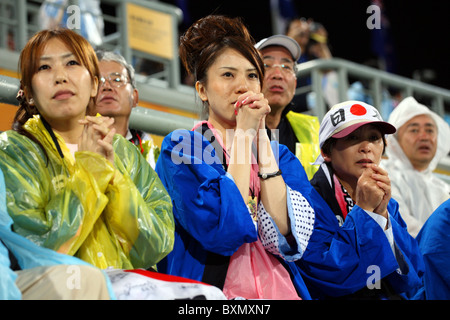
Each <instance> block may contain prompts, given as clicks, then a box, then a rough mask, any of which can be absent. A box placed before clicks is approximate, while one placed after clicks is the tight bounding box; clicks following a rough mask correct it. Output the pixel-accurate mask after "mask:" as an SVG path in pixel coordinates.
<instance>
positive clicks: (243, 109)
mask: <svg viewBox="0 0 450 320" xmlns="http://www.w3.org/2000/svg"><path fill="white" fill-rule="evenodd" d="M268 113H270V106H269V102H268V100H267V99H266V98H264V95H263V94H262V93H254V92H252V91H248V92H246V93H244V94H242V95H241V96H239V98H238V100H237V101H236V104H235V114H236V129H241V130H244V132H247V130H249V129H250V130H253V132H254V134H253V135H254V136H256V134H257V132H258V129H261V127H262V128H265V117H266V115H267V114H268Z"/></svg>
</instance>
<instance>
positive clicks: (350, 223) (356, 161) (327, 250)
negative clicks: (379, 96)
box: [298, 101, 424, 299]
mask: <svg viewBox="0 0 450 320" xmlns="http://www.w3.org/2000/svg"><path fill="white" fill-rule="evenodd" d="M395 131H396V129H395V127H393V126H392V125H390V124H389V123H387V122H384V121H383V120H382V118H381V116H380V114H379V113H378V111H377V110H376V109H375V108H374V107H373V106H371V105H368V104H366V103H363V102H359V101H346V102H342V103H339V104H337V105H335V106H334V107H333V108H332V109H330V111H329V112H328V113H327V114H326V115H325V116H324V118H323V120H322V123H321V127H320V132H319V143H320V148H321V156H319V158H318V160H317V161H316V163H320V164H321V166H320V168H319V170H318V171H317V173H316V174H315V175H314V177H313V179H312V180H311V184H312V185H313V186H314V188H315V189H316V190H317V191H318V193H319V194H320V195H321V197H322V198H323V199H324V200H325V201H326V203H327V204H328V206H329V207H330V208H331V209H332V211H333V213H334V214H333V213H331V212H329V211H328V212H326V211H321V212H316V226H315V230H314V232H313V235H312V237H311V239H310V243H309V246H308V249H307V250H306V252H305V253H304V255H303V258H302V260H301V261H299V262H298V266H299V267H300V270H301V273H302V275H303V277H304V280H305V282H306V283H307V285H308V288H309V289H310V292H311V294H312V296H313V297H316V298H332V297H340V298H349V299H350V298H351V299H384V298H386V299H401V298H410V297H412V295H415V294H418V293H420V292H421V289H422V288H423V285H422V276H423V270H424V265H423V260H422V256H421V254H420V252H419V250H418V246H417V244H416V242H415V240H414V239H413V238H412V237H411V236H409V234H408V232H407V230H406V225H405V223H404V221H403V219H402V218H401V216H400V213H399V207H398V204H397V202H396V201H395V200H394V199H392V198H391V189H390V180H389V176H388V173H387V172H386V171H385V170H383V169H382V168H380V167H379V166H378V164H379V163H380V161H381V157H382V155H383V153H384V148H385V138H384V136H385V134H392V133H394V132H395ZM400 210H401V208H400ZM377 242H378V245H377V244H376V243H377ZM330 244H331V245H330ZM319 253H320V254H319Z"/></svg>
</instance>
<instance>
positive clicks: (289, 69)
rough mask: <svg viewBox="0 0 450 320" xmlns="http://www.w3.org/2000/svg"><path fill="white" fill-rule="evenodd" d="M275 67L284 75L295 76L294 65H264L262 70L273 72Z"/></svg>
mask: <svg viewBox="0 0 450 320" xmlns="http://www.w3.org/2000/svg"><path fill="white" fill-rule="evenodd" d="M276 67H279V68H280V70H281V72H282V73H284V74H289V75H291V74H295V70H294V64H284V63H283V64H270V63H264V68H265V69H266V71H270V70H274V69H275V68H276Z"/></svg>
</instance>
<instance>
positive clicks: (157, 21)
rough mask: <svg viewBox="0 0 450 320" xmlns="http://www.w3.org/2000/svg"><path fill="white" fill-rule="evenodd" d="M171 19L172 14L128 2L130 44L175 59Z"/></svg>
mask: <svg viewBox="0 0 450 320" xmlns="http://www.w3.org/2000/svg"><path fill="white" fill-rule="evenodd" d="M171 19H172V17H171V15H170V14H167V13H162V12H159V11H155V10H152V9H148V8H145V7H142V6H138V5H135V4H132V3H128V4H127V22H128V45H129V46H130V47H131V48H132V49H135V50H139V51H143V52H147V53H149V54H152V55H156V56H159V57H162V58H165V59H173V57H174V54H173V30H172V21H171Z"/></svg>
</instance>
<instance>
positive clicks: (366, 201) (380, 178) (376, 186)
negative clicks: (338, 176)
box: [355, 164, 391, 219]
mask: <svg viewBox="0 0 450 320" xmlns="http://www.w3.org/2000/svg"><path fill="white" fill-rule="evenodd" d="M355 197H356V204H357V205H358V206H360V207H361V208H362V209H364V210H368V211H371V212H374V213H377V214H379V215H381V216H383V217H385V218H386V219H387V218H388V211H387V205H388V203H389V200H390V199H391V181H390V179H389V176H388V173H387V171H386V170H384V169H383V168H380V167H379V166H378V165H376V164H368V165H367V168H366V169H365V170H364V172H363V174H362V175H361V176H360V177H359V179H358V184H357V187H356V196H355Z"/></svg>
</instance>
